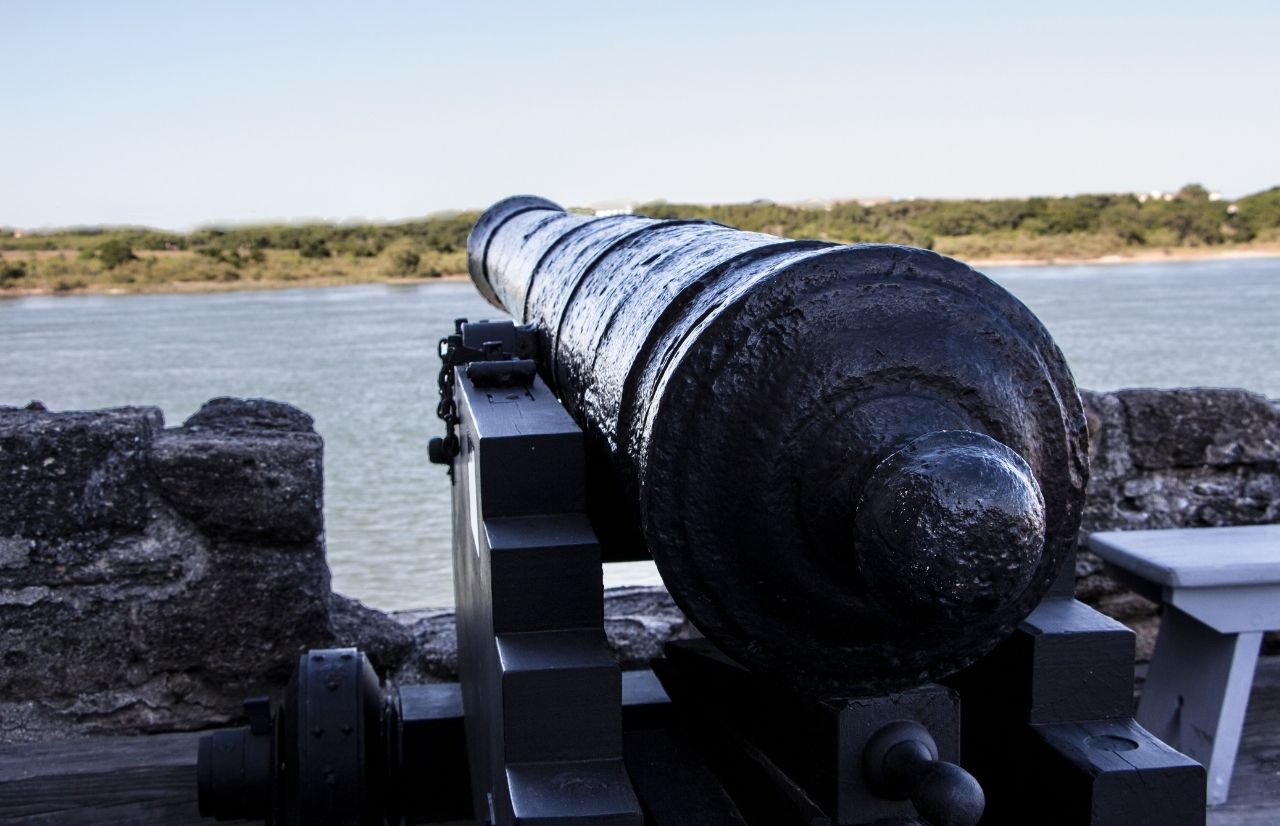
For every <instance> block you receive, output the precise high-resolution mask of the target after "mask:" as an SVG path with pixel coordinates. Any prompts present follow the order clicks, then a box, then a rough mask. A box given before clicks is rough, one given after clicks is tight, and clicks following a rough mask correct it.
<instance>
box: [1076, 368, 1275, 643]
mask: <svg viewBox="0 0 1280 826" xmlns="http://www.w3.org/2000/svg"><path fill="white" fill-rule="evenodd" d="M1081 395H1082V397H1083V399H1084V406H1085V415H1086V417H1087V419H1088V422H1089V452H1090V478H1089V488H1088V495H1087V497H1086V499H1085V508H1084V517H1083V520H1082V524H1081V533H1082V534H1085V533H1088V532H1092V531H1111V530H1148V529H1158V528H1193V527H1217V526H1223V525H1255V524H1264V523H1271V522H1278V521H1280V405H1277V403H1276V402H1272V401H1269V400H1267V399H1265V398H1263V397H1262V396H1259V395H1257V394H1255V393H1249V392H1247V391H1245V390H1236V389H1220V388H1189V389H1179V390H1152V389H1133V390H1120V391H1117V392H1115V393H1093V392H1089V391H1084V392H1082V394H1081ZM1076 594H1077V596H1078V597H1080V598H1081V599H1083V600H1085V601H1086V602H1090V603H1093V604H1095V605H1097V606H1098V607H1099V608H1101V609H1102V610H1104V611H1105V612H1106V613H1108V614H1111V615H1112V616H1114V617H1116V618H1117V619H1120V620H1121V621H1123V622H1125V623H1127V624H1129V625H1130V626H1131V627H1133V628H1135V630H1138V631H1139V635H1140V642H1141V643H1143V644H1142V645H1140V646H1139V648H1140V651H1139V654H1140V655H1141V654H1143V653H1148V654H1149V648H1150V645H1149V643H1150V639H1151V638H1152V636H1153V634H1154V630H1155V628H1156V623H1155V621H1154V619H1153V618H1154V616H1155V611H1156V608H1155V606H1154V605H1153V604H1152V603H1150V602H1147V601H1146V600H1144V599H1142V598H1141V597H1138V596H1136V595H1134V594H1131V593H1129V592H1127V591H1126V590H1125V589H1124V588H1123V587H1121V586H1120V585H1119V584H1117V583H1116V582H1115V581H1113V580H1112V579H1111V578H1110V577H1108V576H1107V575H1106V574H1105V573H1104V571H1103V567H1102V561H1101V560H1100V559H1098V557H1096V556H1094V555H1093V554H1092V553H1089V552H1088V551H1087V550H1084V549H1083V547H1082V548H1081V552H1080V554H1079V555H1078V557H1077V563H1076ZM1143 648H1146V649H1147V651H1146V652H1144V651H1143V650H1142V649H1143Z"/></svg>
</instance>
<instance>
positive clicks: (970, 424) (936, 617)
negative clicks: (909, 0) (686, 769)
mask: <svg viewBox="0 0 1280 826" xmlns="http://www.w3.org/2000/svg"><path fill="white" fill-rule="evenodd" d="M468 254H469V262H468V263H469V266H470V269H471V275H472V278H473V279H474V280H475V282H476V284H477V285H478V286H479V288H480V291H481V293H482V294H484V295H485V297H486V298H488V299H489V300H490V301H491V302H493V303H494V304H495V305H496V306H497V307H499V308H500V309H502V310H504V311H506V312H508V313H510V314H511V315H512V316H513V318H514V319H515V320H516V321H517V322H518V323H525V324H530V325H532V326H533V327H534V328H535V329H536V330H537V331H538V337H539V341H538V347H539V352H540V353H542V354H544V357H543V358H542V359H541V360H540V364H542V365H543V373H542V375H543V378H544V379H545V380H546V382H547V384H548V386H549V387H551V389H552V390H553V391H554V392H555V393H556V394H557V396H558V397H559V398H560V400H561V402H562V403H563V404H564V406H565V408H566V409H567V410H568V411H569V412H570V413H571V415H572V416H573V417H574V420H575V421H576V422H577V423H578V424H579V425H580V426H581V427H582V428H583V431H584V433H585V434H586V437H587V450H588V478H589V480H590V488H589V489H590V490H592V491H596V492H599V493H600V494H601V495H600V496H598V497H597V501H595V502H591V503H589V506H590V512H591V513H592V514H593V515H594V518H595V524H596V526H597V529H598V530H599V531H600V532H601V538H602V541H603V542H604V543H605V545H606V550H608V548H609V546H617V548H618V550H619V551H622V550H624V549H625V548H626V547H628V546H630V547H639V548H641V549H643V551H646V552H647V553H649V554H651V555H652V556H653V558H654V560H655V561H656V562H657V565H658V569H659V570H660V571H661V573H662V576H663V580H664V582H666V583H667V587H668V588H669V589H670V591H671V594H672V596H673V597H674V598H675V600H676V602H677V603H678V604H679V606H680V607H681V608H682V609H683V610H684V611H685V613H686V614H687V615H688V617H689V618H690V619H691V620H692V621H693V623H694V624H695V625H697V627H698V628H699V629H700V630H701V631H702V632H703V633H704V634H706V635H707V637H708V638H710V639H711V640H713V641H714V642H715V643H716V645H717V646H719V647H720V648H721V649H722V650H724V651H725V652H726V653H727V654H729V655H730V656H731V657H733V658H734V659H737V660H738V661H739V662H742V663H743V664H744V665H747V666H748V667H750V668H752V669H753V670H755V671H757V672H759V673H768V674H773V675H777V676H778V677H780V678H782V679H786V680H788V681H789V682H793V683H796V684H798V685H803V684H808V685H810V686H813V687H827V688H833V689H837V690H849V689H855V690H867V689H874V690H892V689H894V688H900V687H902V686H905V685H911V684H915V683H919V682H922V681H926V680H929V679H933V678H936V677H939V676H943V675H945V674H949V673H952V672H954V671H957V670H959V669H960V668H961V667H963V666H964V665H967V664H968V663H970V662H972V661H973V660H975V659H976V658H977V657H978V656H980V655H981V654H984V653H986V651H988V650H989V649H990V648H991V647H992V646H994V644H995V643H996V641H998V640H999V639H1002V638H1004V637H1005V636H1008V634H1009V632H1010V631H1012V629H1013V627H1014V626H1015V625H1016V624H1017V623H1018V622H1019V621H1020V620H1021V619H1022V618H1023V617H1024V616H1026V614H1028V613H1029V612H1030V611H1031V609H1032V607H1034V606H1035V604H1036V603H1037V602H1038V601H1039V600H1040V598H1041V597H1043V596H1044V594H1045V592H1046V590H1047V589H1048V587H1049V584H1050V582H1051V581H1052V579H1053V577H1054V576H1055V574H1056V573H1057V570H1058V568H1059V567H1061V563H1062V561H1063V559H1064V558H1065V556H1066V554H1067V553H1068V551H1069V549H1071V548H1072V547H1073V546H1074V544H1075V541H1076V532H1077V530H1078V528H1079V523H1080V509H1081V506H1082V502H1083V498H1084V486H1085V482H1086V477H1087V457H1086V453H1087V438H1086V434H1085V423H1084V413H1083V409H1082V407H1081V404H1080V400H1079V394H1078V393H1077V391H1076V387H1075V384H1074V383H1073V381H1072V378H1071V374H1070V371H1068V369H1067V366H1066V363H1065V361H1064V359H1063V357H1062V354H1061V353H1060V352H1059V351H1058V349H1057V347H1056V346H1055V345H1054V344H1053V341H1052V339H1050V337H1049V335H1048V333H1046V332H1045V329H1044V327H1043V326H1042V325H1041V324H1040V323H1039V321H1038V320H1037V319H1036V318H1035V316H1033V315H1032V314H1031V313H1030V311H1028V310H1027V309H1026V308H1025V307H1024V306H1023V305H1021V304H1020V303H1019V302H1018V301H1017V300H1016V299H1014V298H1013V297H1012V296H1010V295H1009V294H1008V293H1007V292H1005V291H1004V290H1003V289H1001V288H1000V287H998V286H996V285H995V284H994V283H993V282H991V281H990V280H988V279H987V278H985V277H984V276H982V275H980V274H978V273H977V272H975V271H973V270H972V269H970V268H969V267H967V266H964V265H963V264H960V263H958V262H956V261H952V260H950V259H947V258H944V257H942V256H940V255H937V254H934V253H932V252H928V251H926V250H917V249H910V248H906V247H896V246H886V245H855V246H838V245H834V244H824V243H815V242H808V241H784V240H782V239H779V238H775V237H772V236H768V235H761V234H756V233H748V232H741V231H738V230H733V229H729V228H727V227H723V226H719V225H717V224H714V223H710V222H707V221H655V220H651V219H647V218H641V217H636V216H630V215H624V216H614V217H606V218H599V219H597V218H590V217H586V216H581V215H572V214H569V213H566V212H565V211H564V210H562V209H560V208H559V207H557V206H555V205H554V204H551V203H549V202H547V201H544V200H541V199H537V198H527V197H525V198H513V199H510V200H507V201H503V202H502V203H499V204H497V205H496V206H494V207H493V208H491V209H490V210H489V211H488V212H486V213H485V214H484V215H483V216H482V218H481V219H480V221H479V222H478V223H477V224H476V227H475V229H474V231H473V232H472V235H471V238H470V241H469V243H468Z"/></svg>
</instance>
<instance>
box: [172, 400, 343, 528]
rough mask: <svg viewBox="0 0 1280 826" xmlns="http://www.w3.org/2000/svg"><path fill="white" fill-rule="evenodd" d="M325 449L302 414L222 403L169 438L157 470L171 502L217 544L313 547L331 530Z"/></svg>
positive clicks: (264, 404)
mask: <svg viewBox="0 0 1280 826" xmlns="http://www.w3.org/2000/svg"><path fill="white" fill-rule="evenodd" d="M321 446H322V443H321V440H320V436H319V434H317V433H316V432H315V430H314V429H313V428H312V426H311V417H310V416H308V415H307V414H305V413H303V412H302V411H300V410H297V409H296V408H292V407H289V406H288V405H284V404H280V403H279V402H271V401H266V400H264V399H250V400H239V399H226V398H220V399H214V400H213V401H211V402H209V403H208V404H206V405H205V406H204V407H203V408H201V409H200V411H199V412H198V413H196V414H195V415H194V416H192V417H191V418H190V419H188V420H187V421H186V423H184V424H183V426H182V428H180V429H177V430H171V431H166V432H164V433H161V434H160V435H159V436H158V437H157V438H156V440H155V444H154V445H153V446H152V449H151V453H150V467H151V470H152V472H153V473H154V474H155V478H156V480H157V481H158V482H159V483H160V486H161V489H162V490H161V493H162V495H163V496H164V497H165V499H167V500H168V501H169V503H170V504H171V505H173V507H174V508H175V509H176V510H177V511H178V512H179V513H181V514H182V515H183V516H185V517H187V518H188V519H190V520H191V521H192V522H193V523H194V524H195V526H196V527H197V528H199V529H200V531H201V532H203V533H205V534H207V535H209V536H213V537H221V538H226V539H237V540H246V541H263V542H273V543H282V544H290V543H303V544H305V543H307V542H308V541H310V540H311V539H312V538H314V537H315V536H316V535H317V534H320V533H321V532H323V530H324V514H323V499H322V491H323V468H322V465H321V453H322V450H321Z"/></svg>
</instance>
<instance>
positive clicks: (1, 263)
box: [0, 258, 27, 288]
mask: <svg viewBox="0 0 1280 826" xmlns="http://www.w3.org/2000/svg"><path fill="white" fill-rule="evenodd" d="M26 277H27V268H26V266H25V265H24V264H23V263H22V262H21V261H16V262H14V263H12V264H10V263H8V262H6V261H5V260H4V259H3V258H0V288H4V287H11V286H13V285H14V284H16V283H18V282H19V281H21V280H22V279H24V278H26Z"/></svg>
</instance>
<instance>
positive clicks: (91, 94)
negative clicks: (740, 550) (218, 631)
mask: <svg viewBox="0 0 1280 826" xmlns="http://www.w3.org/2000/svg"><path fill="white" fill-rule="evenodd" d="M1191 181H1195V182H1200V183H1203V184H1204V185H1206V186H1208V187H1209V188H1210V189H1216V190H1219V191H1222V192H1223V193H1225V194H1226V195H1228V196H1239V195H1244V194H1247V193H1249V192H1253V191H1256V190H1259V189H1264V188H1266V187H1269V186H1274V185H1276V184H1280V2H1276V0H1265V1H1259V2H1233V0H1221V1H1220V2H1213V3H1210V2H1202V3H1180V2H1177V1H1176V0H1160V1H1157V2H1145V1H1144V2H1122V0H1110V2H1102V3H1097V2H1090V1H1089V0H1076V1H1075V2H1070V3H1041V2H1034V0H1032V1H1031V2H1029V1H1028V0H1020V1H1019V2H1010V3H982V4H977V3H963V2H956V1H955V0H951V2H909V1H905V2H904V1H903V0H899V1H898V2H882V3H855V2H845V3H836V2H800V0H796V1H795V2H788V3H753V2H744V1H743V0H738V1H737V2H732V3H723V4H712V3H696V2H689V1H688V0H686V2H673V3H668V2H638V3H615V2H607V0H596V1H595V2H581V3H561V2H547V1H546V0H540V1H539V2H525V3H492V2H468V1H467V0H454V2H450V3H429V2H415V3H409V2H404V3H383V2H346V3H327V2H316V1H314V0H313V1H312V2H298V3H269V2H225V1H224V2H200V3H196V2H189V3H188V2H172V1H171V0H166V2H155V3H146V2H127V1H124V2H85V3H70V2H55V1H54V0H36V1H35V2H25V1H24V0H16V2H15V0H0V225H10V226H16V227H41V226H61V225H71V224H98V223H114V224H120V223H130V224H147V225H152V226H159V227H167V228H178V229H186V228H190V227H192V226H196V225H202V224H207V223H211V222H244V221H256V220H271V219H302V218H308V217H318V218H325V219H355V218H367V219H398V218H407V217H412V216H418V215H423V214H427V213H430V212H433V211H438V210H443V209H449V208H466V207H483V206H486V205H488V204H489V203H490V202H492V201H494V200H496V199H498V198H501V197H504V196H506V195H509V194H513V193H519V192H531V193H535V194H540V195H544V196H547V197H550V198H552V199H555V200H557V201H559V202H561V203H564V204H569V205H573V204H589V203H599V202H607V201H627V200H653V199H666V200H669V201H699V202H708V201H743V200H751V199H755V198H769V199H773V200H779V201H792V200H803V199H808V198H837V197H876V196H893V197H913V196H920V197H924V196H936V197H973V196H978V197H981V196H999V195H1028V194H1045V195H1054V194H1065V193H1077V192H1091V191H1095V192H1096V191H1108V192H1112V191H1128V190H1138V191H1141V190H1152V189H1161V190H1170V189H1176V188H1177V187H1179V186H1180V185H1182V184H1184V183H1187V182H1191Z"/></svg>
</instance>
